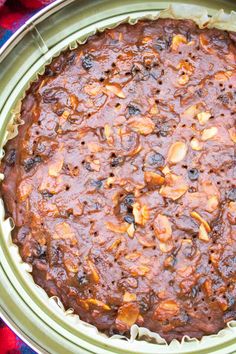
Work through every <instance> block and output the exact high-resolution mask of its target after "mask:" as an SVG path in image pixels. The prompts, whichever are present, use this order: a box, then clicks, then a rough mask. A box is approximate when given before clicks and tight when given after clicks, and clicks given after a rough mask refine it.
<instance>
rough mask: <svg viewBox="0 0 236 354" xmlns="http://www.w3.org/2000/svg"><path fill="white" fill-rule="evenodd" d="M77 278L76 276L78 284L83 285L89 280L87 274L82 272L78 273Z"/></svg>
mask: <svg viewBox="0 0 236 354" xmlns="http://www.w3.org/2000/svg"><path fill="white" fill-rule="evenodd" d="M77 278H78V282H79V285H80V286H84V285H87V284H88V283H89V281H88V279H87V276H86V274H84V273H78V276H77Z"/></svg>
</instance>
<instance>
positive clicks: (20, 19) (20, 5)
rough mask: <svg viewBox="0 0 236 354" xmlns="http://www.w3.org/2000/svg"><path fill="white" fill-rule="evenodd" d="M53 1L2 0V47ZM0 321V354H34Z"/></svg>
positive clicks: (0, 9) (0, 3)
mask: <svg viewBox="0 0 236 354" xmlns="http://www.w3.org/2000/svg"><path fill="white" fill-rule="evenodd" d="M51 2H53V0H20V1H17V0H15V1H14V0H0V47H1V46H2V45H3V44H4V43H5V42H6V41H7V39H8V38H10V36H11V35H12V34H13V33H14V32H15V31H16V30H17V29H18V28H19V27H20V26H21V25H22V24H23V23H24V22H25V21H26V20H27V19H28V18H29V17H31V16H32V15H34V14H35V13H36V12H37V11H38V10H39V9H41V8H42V7H44V6H46V5H48V4H50V3H51ZM34 353H35V352H34V351H33V350H32V349H30V348H29V347H28V346H27V345H26V344H24V343H23V342H22V341H21V340H20V339H19V338H18V337H17V336H16V335H15V334H14V333H13V332H12V331H11V330H10V329H9V328H8V327H7V326H6V325H5V323H4V322H3V321H2V320H1V319H0V354H34Z"/></svg>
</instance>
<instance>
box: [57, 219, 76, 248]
mask: <svg viewBox="0 0 236 354" xmlns="http://www.w3.org/2000/svg"><path fill="white" fill-rule="evenodd" d="M53 238H54V239H56V240H57V239H70V240H71V241H72V244H76V243H77V239H76V235H75V232H74V230H73V229H72V227H71V226H70V225H69V224H68V223H67V222H65V221H64V222H61V223H59V224H57V225H56V226H55V233H54V234H53Z"/></svg>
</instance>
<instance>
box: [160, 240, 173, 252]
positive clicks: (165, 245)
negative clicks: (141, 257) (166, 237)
mask: <svg viewBox="0 0 236 354" xmlns="http://www.w3.org/2000/svg"><path fill="white" fill-rule="evenodd" d="M173 247H174V245H173V243H172V241H167V242H160V243H159V248H160V250H161V252H163V253H168V252H170V251H171V250H172V249H173Z"/></svg>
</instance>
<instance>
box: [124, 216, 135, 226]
mask: <svg viewBox="0 0 236 354" xmlns="http://www.w3.org/2000/svg"><path fill="white" fill-rule="evenodd" d="M124 221H125V222H127V223H128V224H133V222H134V217H133V215H126V216H125V217H124Z"/></svg>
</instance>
